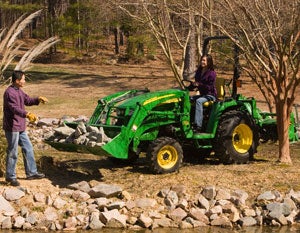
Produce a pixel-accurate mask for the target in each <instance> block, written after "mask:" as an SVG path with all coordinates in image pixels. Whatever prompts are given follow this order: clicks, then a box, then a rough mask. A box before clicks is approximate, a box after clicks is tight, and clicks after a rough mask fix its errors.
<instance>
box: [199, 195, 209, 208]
mask: <svg viewBox="0 0 300 233" xmlns="http://www.w3.org/2000/svg"><path fill="white" fill-rule="evenodd" d="M198 203H199V206H200V207H202V208H204V209H206V211H208V210H209V208H210V204H209V201H208V200H207V199H206V198H205V197H204V196H202V195H199V198H198Z"/></svg>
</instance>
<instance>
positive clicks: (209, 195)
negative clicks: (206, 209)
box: [201, 186, 216, 200]
mask: <svg viewBox="0 0 300 233" xmlns="http://www.w3.org/2000/svg"><path fill="white" fill-rule="evenodd" d="M201 194H202V195H203V196H204V197H205V198H206V199H208V200H212V199H214V198H215V196H216V187H215V186H206V187H204V188H203V190H202V192H201Z"/></svg>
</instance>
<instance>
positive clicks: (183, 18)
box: [118, 0, 203, 86]
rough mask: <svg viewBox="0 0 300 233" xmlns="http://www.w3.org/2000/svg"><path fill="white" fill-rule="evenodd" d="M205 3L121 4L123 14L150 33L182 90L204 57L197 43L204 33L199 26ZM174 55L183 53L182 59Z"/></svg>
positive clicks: (188, 0)
mask: <svg viewBox="0 0 300 233" xmlns="http://www.w3.org/2000/svg"><path fill="white" fill-rule="evenodd" d="M202 2H203V1H200V2H199V1H194V0H184V1H177V0H174V1H167V0H152V1H138V0H136V1H132V2H131V3H124V2H122V3H118V4H119V7H120V8H121V9H122V10H123V11H125V12H127V13H128V14H129V15H130V16H132V17H133V18H134V19H136V20H138V21H139V22H141V23H143V24H144V25H146V26H147V28H148V29H150V31H151V33H152V34H153V35H154V36H155V38H156V40H157V42H158V44H159V45H160V47H161V48H162V51H163V53H164V55H165V56H166V58H167V60H168V62H169V64H170V67H171V69H172V71H173V73H174V76H175V78H176V80H177V82H178V83H179V85H181V86H182V83H181V80H182V79H186V78H189V76H191V75H193V72H194V71H195V69H196V65H197V62H196V60H197V59H196V57H199V54H200V53H201V50H200V49H199V47H200V46H199V44H200V42H199V41H197V40H199V39H201V37H200V36H198V34H199V33H201V30H199V24H201V23H202V21H201V20H199V12H198V11H199V9H200V8H201V7H202V6H203V4H202ZM195 9H197V10H195ZM196 48H198V49H197V50H196ZM195 50H196V51H195ZM175 51H181V52H180V57H176V55H175ZM195 53H196V54H197V55H196V54H195ZM187 63H188V64H187Z"/></svg>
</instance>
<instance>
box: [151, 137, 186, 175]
mask: <svg viewBox="0 0 300 233" xmlns="http://www.w3.org/2000/svg"><path fill="white" fill-rule="evenodd" d="M182 159H183V151H182V147H181V145H180V144H179V142H177V141H176V140H175V139H173V138H169V137H160V138H157V139H156V140H155V141H153V142H152V143H150V145H149V147H148V151H147V160H148V161H149V166H150V169H151V171H152V172H153V173H155V174H164V173H171V172H175V171H177V170H178V169H179V168H180V166H181V163H182Z"/></svg>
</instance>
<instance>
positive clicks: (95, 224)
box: [89, 212, 105, 230]
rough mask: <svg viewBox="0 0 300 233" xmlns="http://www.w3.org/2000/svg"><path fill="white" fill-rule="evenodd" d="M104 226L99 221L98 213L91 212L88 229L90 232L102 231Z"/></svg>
mask: <svg viewBox="0 0 300 233" xmlns="http://www.w3.org/2000/svg"><path fill="white" fill-rule="evenodd" d="M104 226H105V225H104V224H103V223H102V222H101V221H100V219H99V213H97V212H93V213H92V214H91V216H90V223H89V227H90V228H91V229H92V230H98V229H102V228H103V227H104Z"/></svg>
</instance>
